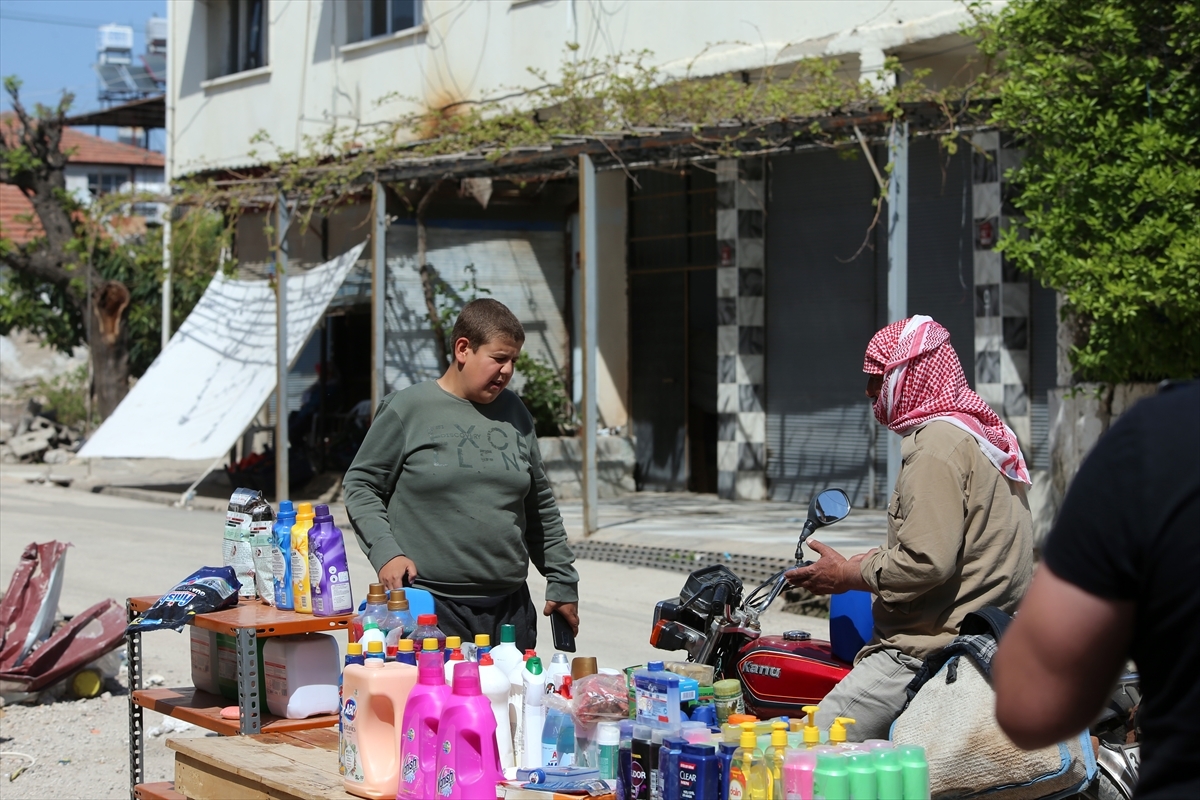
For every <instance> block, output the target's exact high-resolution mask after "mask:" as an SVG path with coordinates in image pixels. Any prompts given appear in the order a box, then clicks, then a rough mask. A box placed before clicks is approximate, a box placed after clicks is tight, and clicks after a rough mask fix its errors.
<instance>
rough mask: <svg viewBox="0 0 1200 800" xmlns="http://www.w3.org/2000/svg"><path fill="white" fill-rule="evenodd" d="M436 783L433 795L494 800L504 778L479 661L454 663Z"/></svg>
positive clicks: (440, 733)
mask: <svg viewBox="0 0 1200 800" xmlns="http://www.w3.org/2000/svg"><path fill="white" fill-rule="evenodd" d="M438 741H439V742H440V747H439V748H438V754H437V785H436V793H435V794H434V795H433V796H434V797H448V798H451V799H452V800H495V797H496V784H497V783H499V782H500V781H502V780H504V773H503V772H502V771H501V769H500V750H499V747H497V746H496V717H495V716H494V715H493V714H492V707H491V704H490V703H489V702H488V699H487V698H486V697H484V696H483V693H482V691H481V689H480V685H479V664H478V663H476V662H474V661H463V662H461V663H459V664H457V665H455V667H454V691H453V693H452V694H451V695H450V698H449V700H447V701H446V705H445V707H444V708H443V709H442V719H441V722H440V723H439V725H438Z"/></svg>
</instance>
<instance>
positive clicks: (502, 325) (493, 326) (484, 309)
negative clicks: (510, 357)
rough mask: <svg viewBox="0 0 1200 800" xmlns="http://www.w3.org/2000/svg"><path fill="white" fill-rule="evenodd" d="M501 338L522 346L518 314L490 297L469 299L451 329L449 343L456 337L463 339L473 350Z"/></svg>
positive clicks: (455, 339) (456, 338)
mask: <svg viewBox="0 0 1200 800" xmlns="http://www.w3.org/2000/svg"><path fill="white" fill-rule="evenodd" d="M500 338H504V339H509V340H511V341H512V342H514V343H516V344H517V345H523V344H525V328H523V327H522V326H521V321H520V320H519V319H517V315H516V314H514V313H512V312H511V311H509V310H508V306H506V305H504V303H501V302H500V301H499V300H493V299H491V298H490V297H482V298H480V299H478V300H472V301H471V302H469V303H467V304H466V305H465V306H463V310H462V311H461V312H459V315H458V319H457V320H456V321H455V323H454V330H452V331H451V332H450V342H451V346H453V343H454V342H457V341H458V340H459V339H466V340H467V342H468V343H469V345H470V347H471V349H472V350H478V349H479V348H480V347H482V346H483V345H485V344H487V343H488V342H491V341H494V340H496V339H500Z"/></svg>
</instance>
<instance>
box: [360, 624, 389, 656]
mask: <svg viewBox="0 0 1200 800" xmlns="http://www.w3.org/2000/svg"><path fill="white" fill-rule="evenodd" d="M358 641H359V642H361V643H362V646H363V652H364V653H365V652H369V647H368V645H370V644H371V642H379V647H380V652H383V653H385V655H386V651H385V650H384V637H383V631H381V630H379V626H378V625H376V624H375V620H373V619H372V620H367V621H366V622H365V623H363V632H362V635H361V636H359V637H358Z"/></svg>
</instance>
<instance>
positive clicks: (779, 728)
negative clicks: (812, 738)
mask: <svg viewBox="0 0 1200 800" xmlns="http://www.w3.org/2000/svg"><path fill="white" fill-rule="evenodd" d="M787 736H788V726H787V723H784V722H773V723H771V746H770V747H768V748H767V752H765V753H763V761H764V762H766V765H767V772H768V773H769V776H770V779H771V780H770V783H768V784H767V789H768V793H767V797H768V798H769V799H770V800H783V758H784V756H785V755H787V750H788V738H787Z"/></svg>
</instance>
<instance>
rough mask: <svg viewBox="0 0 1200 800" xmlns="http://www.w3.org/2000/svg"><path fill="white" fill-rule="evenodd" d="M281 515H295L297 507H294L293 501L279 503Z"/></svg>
mask: <svg viewBox="0 0 1200 800" xmlns="http://www.w3.org/2000/svg"><path fill="white" fill-rule="evenodd" d="M279 513H280V514H295V513H296V506H294V505H292V501H291V500H280V501H279Z"/></svg>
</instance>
